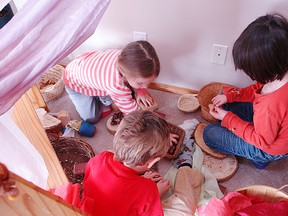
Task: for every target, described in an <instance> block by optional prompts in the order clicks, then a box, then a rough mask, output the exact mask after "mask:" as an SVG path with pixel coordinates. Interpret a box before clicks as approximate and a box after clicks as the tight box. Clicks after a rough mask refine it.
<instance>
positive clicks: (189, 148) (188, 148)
mask: <svg viewBox="0 0 288 216" xmlns="http://www.w3.org/2000/svg"><path fill="white" fill-rule="evenodd" d="M183 146H184V148H183V151H182V153H180V154H179V155H178V157H177V158H175V159H174V160H173V162H172V164H173V166H175V167H176V168H177V169H178V168H179V167H180V166H182V165H183V166H184V164H186V165H187V164H190V165H191V167H192V163H193V152H194V139H189V140H187V141H186V142H185V143H183Z"/></svg>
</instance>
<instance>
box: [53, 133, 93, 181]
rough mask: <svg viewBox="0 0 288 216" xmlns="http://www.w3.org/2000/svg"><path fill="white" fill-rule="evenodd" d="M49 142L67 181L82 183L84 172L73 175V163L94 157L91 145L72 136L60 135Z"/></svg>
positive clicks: (86, 160) (84, 161) (83, 161)
mask: <svg viewBox="0 0 288 216" xmlns="http://www.w3.org/2000/svg"><path fill="white" fill-rule="evenodd" d="M51 143H52V146H53V148H54V150H55V152H56V155H57V156H58V159H59V161H60V163H61V165H62V167H63V169H64V172H65V173H66V175H67V178H68V179H69V181H70V182H71V183H73V184H75V183H82V181H83V179H84V174H81V175H75V174H74V172H73V169H74V164H78V163H86V162H88V161H89V160H90V158H92V157H94V156H95V153H94V151H93V149H92V147H91V146H90V145H89V144H88V143H86V142H84V141H83V140H81V139H79V138H74V137H71V138H68V137H60V138H59V139H57V140H55V141H53V142H51Z"/></svg>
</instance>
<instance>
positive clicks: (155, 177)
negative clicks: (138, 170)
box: [143, 171, 164, 182]
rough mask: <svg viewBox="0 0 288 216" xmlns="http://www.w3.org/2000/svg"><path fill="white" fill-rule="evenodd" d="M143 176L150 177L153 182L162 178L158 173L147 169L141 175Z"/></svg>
mask: <svg viewBox="0 0 288 216" xmlns="http://www.w3.org/2000/svg"><path fill="white" fill-rule="evenodd" d="M143 176H144V177H145V178H148V179H151V180H152V181H154V182H158V181H160V180H162V179H164V178H163V177H162V176H161V174H160V173H158V172H154V171H147V172H145V173H144V175H143Z"/></svg>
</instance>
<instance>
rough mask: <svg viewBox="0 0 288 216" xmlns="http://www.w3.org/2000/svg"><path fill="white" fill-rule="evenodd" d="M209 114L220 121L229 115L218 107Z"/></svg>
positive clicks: (214, 107) (213, 108)
mask: <svg viewBox="0 0 288 216" xmlns="http://www.w3.org/2000/svg"><path fill="white" fill-rule="evenodd" d="M209 113H210V114H211V115H212V116H213V117H214V118H216V119H218V120H221V121H222V120H223V118H224V117H225V115H226V114H227V113H228V111H226V110H223V109H222V108H220V107H218V106H213V107H212V108H211V109H210V111H209Z"/></svg>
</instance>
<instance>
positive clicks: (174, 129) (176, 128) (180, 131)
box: [165, 123, 186, 159]
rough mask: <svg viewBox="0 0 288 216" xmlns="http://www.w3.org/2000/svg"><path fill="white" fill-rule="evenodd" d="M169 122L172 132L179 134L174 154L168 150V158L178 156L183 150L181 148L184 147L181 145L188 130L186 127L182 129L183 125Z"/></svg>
mask: <svg viewBox="0 0 288 216" xmlns="http://www.w3.org/2000/svg"><path fill="white" fill-rule="evenodd" d="M168 124H169V128H170V133H172V134H177V135H178V136H179V139H178V143H177V145H176V146H175V147H176V148H175V151H174V152H173V154H169V153H168V152H167V154H166V155H165V157H166V158H168V159H173V158H176V157H177V156H178V155H179V154H180V152H181V149H182V148H181V147H182V146H183V141H184V137H185V135H186V132H185V130H184V129H182V128H181V127H179V126H177V125H174V124H171V123H168Z"/></svg>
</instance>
